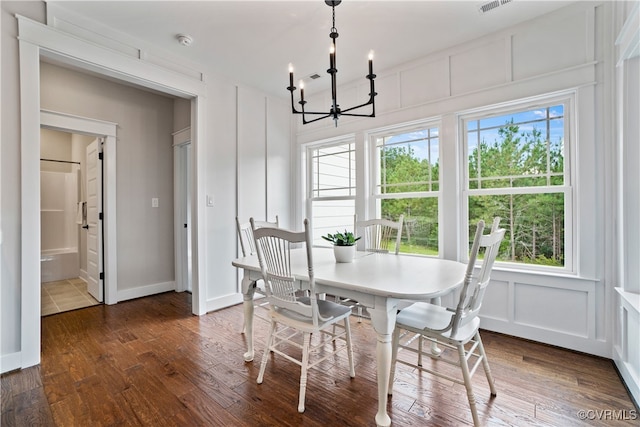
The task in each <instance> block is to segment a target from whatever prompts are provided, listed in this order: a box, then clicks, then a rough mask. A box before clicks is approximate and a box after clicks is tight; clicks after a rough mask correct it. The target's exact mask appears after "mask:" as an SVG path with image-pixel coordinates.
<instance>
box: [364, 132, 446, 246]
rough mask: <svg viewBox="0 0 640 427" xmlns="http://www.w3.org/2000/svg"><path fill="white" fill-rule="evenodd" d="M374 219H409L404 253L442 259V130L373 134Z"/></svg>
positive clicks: (404, 235) (405, 226)
mask: <svg viewBox="0 0 640 427" xmlns="http://www.w3.org/2000/svg"><path fill="white" fill-rule="evenodd" d="M372 143H373V146H374V150H373V153H374V160H373V162H372V163H373V166H374V168H372V169H373V170H374V171H375V173H374V174H373V176H374V183H373V185H374V188H375V191H374V195H375V200H376V206H375V211H376V213H375V216H378V217H381V218H387V219H391V220H393V221H397V220H398V218H399V216H400V215H404V226H403V236H402V242H401V246H400V252H405V253H415V254H424V255H437V254H438V246H439V245H438V202H439V194H440V193H439V190H440V184H439V166H440V164H439V144H440V139H439V131H438V127H436V126H421V127H419V128H406V129H400V130H395V131H393V132H385V133H381V134H376V135H373V137H372Z"/></svg>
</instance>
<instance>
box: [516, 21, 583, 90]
mask: <svg viewBox="0 0 640 427" xmlns="http://www.w3.org/2000/svg"><path fill="white" fill-rule="evenodd" d="M538 22H539V25H534V26H529V27H524V28H523V29H522V30H521V31H518V32H517V33H516V34H514V35H513V38H512V57H513V78H514V80H520V79H524V78H527V77H532V76H536V75H540V74H545V73H549V72H552V71H555V70H561V69H563V68H566V67H571V66H574V65H580V64H584V63H585V60H586V59H587V58H586V55H587V44H588V43H589V40H588V38H587V37H585V36H586V35H587V28H586V25H587V20H586V19H585V15H584V12H579V13H576V14H572V15H568V16H564V17H563V18H562V19H559V17H558V16H556V17H554V19H549V20H547V21H544V20H539V21H538ZM590 25H593V24H590ZM560 41H561V42H560Z"/></svg>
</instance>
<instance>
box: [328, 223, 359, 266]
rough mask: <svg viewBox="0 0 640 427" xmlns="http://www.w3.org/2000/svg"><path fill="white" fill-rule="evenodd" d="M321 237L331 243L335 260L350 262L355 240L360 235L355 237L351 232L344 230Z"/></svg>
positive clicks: (353, 253) (353, 255) (354, 252)
mask: <svg viewBox="0 0 640 427" xmlns="http://www.w3.org/2000/svg"><path fill="white" fill-rule="evenodd" d="M322 238H323V239H324V240H326V241H328V242H331V244H332V245H333V254H334V256H335V257H336V262H352V261H353V258H354V257H355V254H356V246H355V244H356V242H357V241H358V240H360V237H356V236H354V235H353V233H352V232H350V231H347V230H345V231H344V233H340V232H337V233H336V234H327V235H326V236H322Z"/></svg>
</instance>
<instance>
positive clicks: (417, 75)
mask: <svg viewBox="0 0 640 427" xmlns="http://www.w3.org/2000/svg"><path fill="white" fill-rule="evenodd" d="M448 95H449V66H448V58H442V59H440V60H438V61H434V62H429V63H426V64H420V65H418V66H416V67H414V68H410V69H407V70H403V71H401V72H400V102H401V104H402V105H401V106H402V107H408V106H411V105H418V104H422V103H424V102H428V101H433V100H437V99H442V98H445V97H447V96H448Z"/></svg>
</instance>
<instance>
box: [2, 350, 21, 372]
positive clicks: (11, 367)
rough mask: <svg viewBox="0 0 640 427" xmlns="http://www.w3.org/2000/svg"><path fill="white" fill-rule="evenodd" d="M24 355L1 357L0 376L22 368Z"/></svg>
mask: <svg viewBox="0 0 640 427" xmlns="http://www.w3.org/2000/svg"><path fill="white" fill-rule="evenodd" d="M21 365H22V353H20V352H17V353H9V354H3V355H2V356H0V374H4V373H5V372H10V371H15V370H16V369H20V368H22V366H21Z"/></svg>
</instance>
